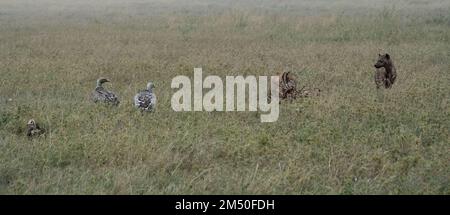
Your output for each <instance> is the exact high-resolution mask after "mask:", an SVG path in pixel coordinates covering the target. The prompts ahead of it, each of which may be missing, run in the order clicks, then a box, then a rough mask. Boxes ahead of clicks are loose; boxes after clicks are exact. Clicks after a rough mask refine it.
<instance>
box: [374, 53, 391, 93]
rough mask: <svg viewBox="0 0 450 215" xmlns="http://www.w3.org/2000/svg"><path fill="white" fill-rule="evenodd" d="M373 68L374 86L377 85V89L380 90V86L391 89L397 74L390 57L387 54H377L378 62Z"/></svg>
mask: <svg viewBox="0 0 450 215" xmlns="http://www.w3.org/2000/svg"><path fill="white" fill-rule="evenodd" d="M374 66H375V68H376V72H375V84H376V85H377V88H380V87H381V86H384V87H385V88H391V86H392V85H393V84H394V82H395V79H396V78H397V72H396V70H395V66H394V63H393V62H392V59H391V56H389V54H384V55H381V54H378V61H377V63H375V65H374Z"/></svg>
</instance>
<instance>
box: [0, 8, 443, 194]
mask: <svg viewBox="0 0 450 215" xmlns="http://www.w3.org/2000/svg"><path fill="white" fill-rule="evenodd" d="M251 3H253V5H252V4H251ZM254 4H256V5H254ZM449 12H450V4H449V3H448V2H445V1H431V0H425V1H413V0H409V1H407V0H403V1H396V2H395V4H394V3H392V2H391V1H374V2H372V1H356V0H344V1H286V2H285V3H275V2H272V1H262V3H260V2H254V1H249V2H246V3H236V2H235V3H234V4H230V3H229V2H227V1H216V2H208V1H200V0H197V1H189V2H177V3H173V2H169V3H165V2H163V1H152V2H151V3H150V2H141V1H132V2H129V3H120V2H119V1H114V0H112V1H101V2H97V3H88V2H87V1H81V2H80V1H77V2H76V3H74V2H70V1H41V2H36V3H24V2H22V1H2V2H1V3H0V65H1V66H0V77H1V78H0V193H1V194H450V166H449V165H450V153H449V152H450V151H449V150H450V106H449V105H450V71H449V68H450V16H449V15H448V14H450V13H449ZM385 52H387V53H389V54H390V55H391V56H392V58H393V60H394V63H395V65H396V67H397V73H398V78H397V82H396V83H395V85H394V86H393V88H392V89H389V90H379V91H377V90H376V89H375V83H374V81H373V73H374V68H373V64H374V63H375V61H376V59H377V56H378V53H385ZM286 65H290V66H291V67H292V68H293V69H294V73H295V74H296V75H297V77H298V79H299V84H300V85H307V86H311V87H319V88H320V89H322V95H321V96H320V97H317V98H308V99H298V100H296V101H295V102H293V103H282V105H281V107H280V108H281V110H280V117H279V119H278V121H277V122H274V123H260V118H259V113H255V112H245V113H234V112H232V113H230V112H212V113H207V112H182V113H179V112H174V111H173V110H172V109H171V107H170V98H171V96H172V94H173V93H174V91H173V90H172V89H171V88H170V83H171V80H172V78H173V77H175V76H177V75H188V76H189V77H192V76H193V69H194V67H202V68H203V73H204V76H206V75H219V76H221V77H224V76H226V75H269V74H274V73H275V72H278V71H281V70H282V69H283V68H285V66H286ZM100 76H104V77H108V78H109V79H111V80H112V83H111V84H107V87H108V88H110V89H112V90H113V91H115V92H117V93H118V95H119V98H120V99H121V105H120V106H119V107H116V108H111V107H107V106H102V105H95V104H92V102H91V101H90V100H89V95H90V93H91V91H92V90H93V88H94V87H95V80H96V79H97V78H98V77H100ZM148 80H152V81H153V82H154V83H155V85H156V93H157V96H158V106H157V111H156V112H155V113H153V114H144V115H141V114H140V113H139V111H137V110H135V109H134V107H133V106H132V98H133V96H134V94H135V93H136V92H137V91H138V90H139V89H143V88H144V87H145V85H146V82H147V81H148ZM9 99H11V100H12V101H9ZM30 118H34V119H36V121H37V122H38V123H41V124H42V125H43V126H44V127H45V128H46V129H47V133H46V135H45V136H43V137H40V138H36V139H34V140H28V138H27V137H26V135H25V127H26V122H27V121H28V120H29V119H30Z"/></svg>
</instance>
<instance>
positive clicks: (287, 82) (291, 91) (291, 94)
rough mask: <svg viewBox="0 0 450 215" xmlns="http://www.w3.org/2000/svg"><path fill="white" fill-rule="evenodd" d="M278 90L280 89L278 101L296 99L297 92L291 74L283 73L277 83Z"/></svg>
mask: <svg viewBox="0 0 450 215" xmlns="http://www.w3.org/2000/svg"><path fill="white" fill-rule="evenodd" d="M279 82H280V83H279V88H280V92H279V95H280V100H282V99H291V100H292V99H295V98H296V92H297V81H296V80H295V78H294V76H293V75H292V74H291V72H283V74H281V76H280V81H279Z"/></svg>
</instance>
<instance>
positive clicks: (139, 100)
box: [134, 82, 156, 112]
mask: <svg viewBox="0 0 450 215" xmlns="http://www.w3.org/2000/svg"><path fill="white" fill-rule="evenodd" d="M154 88H155V85H154V84H153V82H148V83H147V88H146V89H145V90H143V91H141V92H139V93H137V94H136V95H135V96H134V106H135V107H137V108H139V109H140V110H141V111H148V112H151V111H154V110H155V107H156V95H155V93H154V92H153V89H154Z"/></svg>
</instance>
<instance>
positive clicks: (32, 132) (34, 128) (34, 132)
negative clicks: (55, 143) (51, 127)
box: [27, 119, 45, 138]
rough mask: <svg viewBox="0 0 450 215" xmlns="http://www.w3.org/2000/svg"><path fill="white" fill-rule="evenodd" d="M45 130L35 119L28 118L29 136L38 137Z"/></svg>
mask: <svg viewBox="0 0 450 215" xmlns="http://www.w3.org/2000/svg"><path fill="white" fill-rule="evenodd" d="M44 132H45V130H44V129H43V128H41V127H39V125H38V124H37V123H36V121H35V120H34V119H30V120H28V123H27V136H28V137H29V138H32V137H37V136H40V135H42V134H43V133H44Z"/></svg>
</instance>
